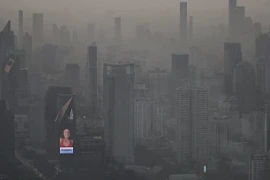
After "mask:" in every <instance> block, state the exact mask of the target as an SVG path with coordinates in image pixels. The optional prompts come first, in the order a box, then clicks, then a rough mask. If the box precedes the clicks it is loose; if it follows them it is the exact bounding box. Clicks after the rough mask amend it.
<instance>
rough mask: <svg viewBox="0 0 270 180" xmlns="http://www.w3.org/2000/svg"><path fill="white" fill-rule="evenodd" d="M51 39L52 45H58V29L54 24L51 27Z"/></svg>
mask: <svg viewBox="0 0 270 180" xmlns="http://www.w3.org/2000/svg"><path fill="white" fill-rule="evenodd" d="M52 37H53V43H54V44H55V45H58V44H59V28H58V27H57V25H56V24H53V25H52Z"/></svg>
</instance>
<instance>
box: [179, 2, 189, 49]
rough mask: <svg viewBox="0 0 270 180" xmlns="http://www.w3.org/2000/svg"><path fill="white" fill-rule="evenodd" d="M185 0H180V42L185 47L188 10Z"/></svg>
mask: <svg viewBox="0 0 270 180" xmlns="http://www.w3.org/2000/svg"><path fill="white" fill-rule="evenodd" d="M187 5H188V3H187V2H180V43H181V45H182V47H187V33H188V10H187Z"/></svg>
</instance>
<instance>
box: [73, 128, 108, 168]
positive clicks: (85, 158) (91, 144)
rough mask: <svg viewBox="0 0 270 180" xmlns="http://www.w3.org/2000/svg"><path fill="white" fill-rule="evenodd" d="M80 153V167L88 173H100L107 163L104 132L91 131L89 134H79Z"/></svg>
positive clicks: (98, 130)
mask: <svg viewBox="0 0 270 180" xmlns="http://www.w3.org/2000/svg"><path fill="white" fill-rule="evenodd" d="M78 139H79V142H78V143H79V146H80V148H79V149H80V153H79V167H80V168H82V169H87V170H88V171H98V170H99V169H102V168H103V166H104V163H105V157H106V156H105V142H104V132H103V131H102V130H100V129H91V130H89V131H88V132H87V133H83V134H78Z"/></svg>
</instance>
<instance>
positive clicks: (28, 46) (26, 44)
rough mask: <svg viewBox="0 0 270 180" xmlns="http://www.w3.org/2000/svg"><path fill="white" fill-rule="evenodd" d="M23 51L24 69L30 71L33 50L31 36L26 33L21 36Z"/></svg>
mask: <svg viewBox="0 0 270 180" xmlns="http://www.w3.org/2000/svg"><path fill="white" fill-rule="evenodd" d="M22 47H23V49H24V50H25V53H26V62H25V65H26V68H28V69H32V66H31V65H32V49H33V42H32V36H31V35H30V34H28V33H25V35H24V36H23V45H22Z"/></svg>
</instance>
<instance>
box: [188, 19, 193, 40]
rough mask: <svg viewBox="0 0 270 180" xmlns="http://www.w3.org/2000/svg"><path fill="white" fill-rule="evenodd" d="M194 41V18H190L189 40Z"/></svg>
mask: <svg viewBox="0 0 270 180" xmlns="http://www.w3.org/2000/svg"><path fill="white" fill-rule="evenodd" d="M192 39H193V16H190V17H189V40H190V41H192Z"/></svg>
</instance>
